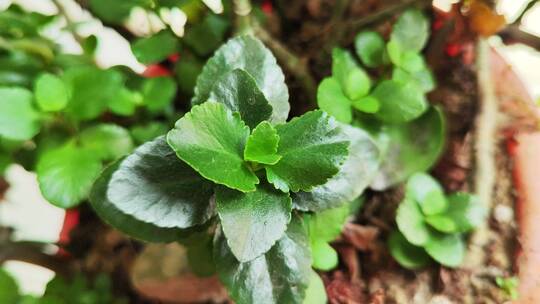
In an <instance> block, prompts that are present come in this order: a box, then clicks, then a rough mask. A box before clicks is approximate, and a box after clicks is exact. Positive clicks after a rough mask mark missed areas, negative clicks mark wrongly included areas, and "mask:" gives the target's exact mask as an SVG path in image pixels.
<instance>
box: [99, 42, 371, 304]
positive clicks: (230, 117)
mask: <svg viewBox="0 0 540 304" xmlns="http://www.w3.org/2000/svg"><path fill="white" fill-rule="evenodd" d="M192 104H193V107H192V109H191V111H190V112H189V113H187V114H186V115H184V116H183V117H182V118H180V119H179V120H178V121H177V122H176V124H175V126H174V128H173V129H172V130H170V131H169V132H168V134H167V136H166V138H165V137H158V138H156V139H155V140H153V141H151V142H148V143H146V144H144V145H142V146H140V147H139V148H137V149H135V151H134V152H133V153H132V154H131V155H129V156H127V157H125V158H123V159H121V160H120V161H118V162H116V163H114V164H113V165H112V166H110V167H109V168H107V169H106V170H105V171H104V172H103V174H102V175H101V177H100V178H99V179H98V180H97V182H96V184H95V185H94V188H93V190H92V194H91V202H92V205H93V207H94V209H95V210H96V212H97V213H98V215H100V216H101V217H102V219H104V220H105V221H106V222H108V223H110V224H111V225H112V226H114V227H116V228H118V229H119V230H121V231H124V232H125V233H127V234H129V235H132V236H133V237H136V238H140V239H143V240H147V241H154V242H155V241H182V240H184V242H185V239H193V238H194V235H195V236H196V237H195V239H206V240H208V239H212V238H213V243H212V242H204V243H205V244H206V245H204V249H203V251H204V250H206V251H207V252H213V257H211V259H212V260H213V263H214V264H215V270H216V271H217V273H218V275H219V277H220V279H221V281H222V282H223V283H224V285H225V286H226V287H227V288H228V289H229V292H230V295H231V297H232V298H233V299H234V300H235V302H237V303H253V302H258V303H260V302H264V303H283V302H287V303H301V302H302V301H303V299H304V297H305V296H306V290H307V289H308V286H309V285H310V282H312V284H314V285H315V286H320V285H321V284H319V283H320V279H318V278H315V279H314V278H312V277H313V275H312V270H311V263H312V261H311V252H310V246H309V245H310V238H309V236H308V231H307V228H306V225H305V223H304V220H303V219H302V214H303V212H319V211H323V210H326V209H330V208H337V207H340V206H342V205H344V204H347V203H349V202H351V201H353V200H354V199H355V198H357V197H358V196H359V195H360V194H361V193H362V192H363V190H364V189H365V188H366V187H367V186H368V184H369V183H370V181H371V179H372V178H373V176H374V174H375V172H376V170H377V168H378V159H379V152H378V150H377V148H376V146H375V144H374V142H373V141H372V140H371V138H370V137H369V136H368V135H367V133H366V132H363V131H362V130H360V129H357V128H354V127H350V126H347V125H343V124H340V123H339V122H337V121H335V120H334V119H333V118H331V117H330V116H328V115H327V114H326V113H325V112H323V111H320V110H318V111H312V112H308V113H306V114H304V115H302V116H300V117H296V118H293V119H292V120H290V121H288V122H286V119H287V117H288V113H289V103H288V90H287V86H286V85H285V82H284V75H283V72H282V71H281V69H280V67H279V66H278V65H277V64H276V60H275V58H274V57H273V55H272V53H271V52H270V51H269V50H268V49H266V47H265V46H264V45H263V44H262V43H261V42H260V41H259V40H257V39H256V38H254V37H252V36H239V37H236V38H233V39H231V40H229V41H228V42H227V43H226V44H224V45H223V46H222V47H220V48H219V49H218V50H217V51H216V53H215V54H214V55H213V57H212V58H211V59H210V60H209V61H208V62H207V64H206V65H205V67H204V68H203V70H202V73H201V74H200V76H199V77H198V79H197V84H196V87H195V95H194V97H193V99H192ZM311 222H313V219H312V220H311ZM311 226H312V227H316V225H311ZM201 235H203V237H201ZM204 235H206V237H204ZM187 243H189V244H191V245H189V246H188V248H190V247H192V244H193V242H191V241H190V242H187ZM196 243H197V242H196ZM201 243H203V242H200V243H199V244H201ZM194 252H197V251H194ZM199 252H200V251H199ZM192 256H193V255H192ZM194 260H196V257H194ZM195 268H196V267H195ZM210 270H211V269H210ZM310 290H311V289H310ZM315 291H316V290H315Z"/></svg>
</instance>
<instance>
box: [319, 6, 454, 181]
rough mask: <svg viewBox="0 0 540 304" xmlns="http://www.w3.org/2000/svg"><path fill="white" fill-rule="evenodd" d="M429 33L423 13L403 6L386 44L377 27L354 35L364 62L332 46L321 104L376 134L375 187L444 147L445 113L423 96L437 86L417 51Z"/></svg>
mask: <svg viewBox="0 0 540 304" xmlns="http://www.w3.org/2000/svg"><path fill="white" fill-rule="evenodd" d="M428 36H429V22H428V21H427V19H426V17H425V16H424V15H423V14H422V13H421V12H420V11H418V10H416V9H410V10H407V11H405V12H404V13H403V14H402V15H401V16H400V17H399V18H398V20H397V22H396V23H395V24H394V26H393V30H392V33H391V35H390V39H389V41H388V43H385V41H384V39H383V37H382V36H381V35H380V34H378V33H377V32H373V31H364V32H361V33H359V34H358V35H357V37H356V39H355V43H354V45H355V49H356V54H357V55H358V58H359V59H360V61H361V62H362V64H363V67H362V66H361V65H360V63H359V62H358V61H357V60H356V59H355V58H354V56H353V55H352V53H351V52H350V51H348V50H345V49H340V48H336V49H334V50H333V52H332V76H331V77H328V78H325V79H324V80H323V81H322V82H321V83H320V85H319V88H318V93H317V102H318V104H319V107H320V108H321V109H323V110H325V111H326V112H328V113H329V114H330V115H332V116H334V117H335V118H336V119H337V120H339V121H341V122H343V123H348V124H352V125H355V126H359V127H362V128H364V129H365V130H368V131H369V132H370V133H371V134H372V135H373V136H374V137H375V138H376V139H377V142H378V144H379V147H380V149H381V151H382V164H381V169H380V171H379V172H378V174H377V176H376V177H375V179H374V180H373V182H372V184H371V188H372V189H374V190H385V189H387V188H389V187H391V186H394V185H396V184H398V183H400V182H403V181H405V180H406V179H407V178H408V177H409V176H410V175H412V174H413V173H415V172H422V171H425V170H428V169H429V168H430V167H431V166H433V164H434V163H435V161H436V160H437V158H438V156H439V155H440V153H441V152H442V149H443V145H444V132H445V131H444V129H445V126H444V119H443V115H442V113H441V112H440V111H439V110H438V109H437V108H430V107H429V104H428V102H427V100H426V97H425V94H426V93H427V92H429V91H431V90H432V89H433V88H434V87H435V81H434V79H433V76H432V74H431V71H430V70H429V68H428V67H427V65H426V63H425V61H424V58H423V56H422V55H421V53H420V52H421V50H422V49H423V48H424V46H425V43H426V41H427V38H428ZM375 79H376V81H375Z"/></svg>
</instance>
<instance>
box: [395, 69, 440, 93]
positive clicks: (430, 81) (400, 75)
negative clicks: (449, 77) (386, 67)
mask: <svg viewBox="0 0 540 304" xmlns="http://www.w3.org/2000/svg"><path fill="white" fill-rule="evenodd" d="M392 80H395V81H397V82H401V83H407V82H413V83H414V84H415V85H416V86H417V87H419V88H420V89H422V91H423V92H425V93H427V92H430V91H432V90H433V89H434V88H435V78H434V77H433V74H432V73H431V71H430V70H429V69H423V70H420V71H418V72H414V73H409V72H407V71H404V70H402V69H400V68H394V71H393V72H392Z"/></svg>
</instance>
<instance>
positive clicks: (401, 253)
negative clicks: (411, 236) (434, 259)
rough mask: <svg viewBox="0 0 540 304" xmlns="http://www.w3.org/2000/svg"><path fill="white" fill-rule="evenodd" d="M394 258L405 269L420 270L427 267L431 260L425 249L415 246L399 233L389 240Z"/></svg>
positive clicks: (392, 235)
mask: <svg viewBox="0 0 540 304" xmlns="http://www.w3.org/2000/svg"><path fill="white" fill-rule="evenodd" d="M388 248H390V254H392V257H394V259H395V260H396V261H397V262H398V263H399V264H400V265H401V266H403V267H405V268H408V269H418V268H422V267H424V266H427V265H428V264H429V263H430V261H431V259H430V258H429V255H428V254H427V253H426V251H425V250H424V248H422V247H418V246H414V245H413V244H411V243H409V242H408V241H407V239H406V238H405V237H404V236H403V234H401V233H400V232H399V231H393V232H392V234H391V235H390V238H389V239H388Z"/></svg>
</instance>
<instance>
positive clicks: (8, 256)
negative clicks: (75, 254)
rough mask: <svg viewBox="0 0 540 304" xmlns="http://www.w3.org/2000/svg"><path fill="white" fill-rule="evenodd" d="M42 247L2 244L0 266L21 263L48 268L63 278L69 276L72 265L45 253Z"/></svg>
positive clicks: (24, 244)
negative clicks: (11, 261)
mask: <svg viewBox="0 0 540 304" xmlns="http://www.w3.org/2000/svg"><path fill="white" fill-rule="evenodd" d="M41 250H42V248H41V246H38V245H36V244H32V243H27V242H7V243H3V244H0V265H2V264H3V263H4V262H6V261H10V260H13V261H21V262H26V263H30V264H34V265H38V266H42V267H45V268H48V269H50V270H52V271H54V272H56V273H57V274H60V275H62V276H69V275H70V274H71V273H72V271H71V268H70V264H69V263H66V261H64V260H62V259H60V258H58V257H56V256H52V255H48V254H45V253H43V252H42V251H41Z"/></svg>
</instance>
